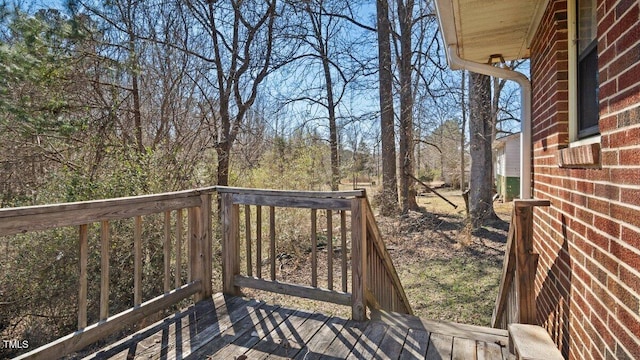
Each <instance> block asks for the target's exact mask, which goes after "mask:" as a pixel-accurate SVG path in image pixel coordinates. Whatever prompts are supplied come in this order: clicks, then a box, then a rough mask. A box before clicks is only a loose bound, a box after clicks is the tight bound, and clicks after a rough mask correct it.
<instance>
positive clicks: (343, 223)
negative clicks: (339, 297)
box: [340, 210, 347, 292]
mask: <svg viewBox="0 0 640 360" xmlns="http://www.w3.org/2000/svg"><path fill="white" fill-rule="evenodd" d="M340 246H341V247H342V251H341V252H340V253H341V255H342V292H347V213H346V211H344V210H342V211H340Z"/></svg>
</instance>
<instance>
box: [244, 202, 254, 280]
mask: <svg viewBox="0 0 640 360" xmlns="http://www.w3.org/2000/svg"><path fill="white" fill-rule="evenodd" d="M244 228H245V234H246V235H247V236H246V239H247V276H253V270H252V268H253V266H252V264H251V207H250V206H249V205H245V206H244Z"/></svg>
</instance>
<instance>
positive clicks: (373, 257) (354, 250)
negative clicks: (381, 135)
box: [0, 187, 411, 359]
mask: <svg viewBox="0 0 640 360" xmlns="http://www.w3.org/2000/svg"><path fill="white" fill-rule="evenodd" d="M216 191H217V192H218V193H219V197H220V208H221V214H220V216H221V222H222V240H223V241H222V272H223V291H224V292H225V293H228V294H233V295H238V294H239V289H240V288H241V287H246V288H255V289H260V290H267V291H272V292H277V293H282V294H288V295H294V296H300V297H305V298H311V299H316V300H320V301H326V302H332V303H337V304H342V305H347V306H351V308H352V316H353V318H354V319H357V320H364V319H366V308H367V306H369V307H370V308H371V309H383V310H388V311H396V312H403V313H409V314H411V307H410V305H409V302H408V300H407V297H406V295H405V292H404V289H403V288H402V284H401V283H400V280H399V278H398V275H397V273H396V270H395V268H394V266H393V262H392V261H391V257H390V256H389V253H388V252H387V249H386V247H385V245H384V243H383V241H382V238H381V236H380V232H379V230H378V227H377V225H376V222H375V219H374V216H373V212H372V211H371V207H370V206H369V202H368V200H367V198H366V194H365V192H364V190H355V191H342V192H301V191H275V190H258V189H239V188H229V187H209V188H204V189H196V190H189V191H181V192H173V193H165V194H156V195H148V196H137V197H129V198H119V199H109V200H98V201H87V202H79V203H68V204H57V205H46V206H32V207H23V208H13V209H0V236H10V235H15V234H19V233H25V232H32V231H40V230H50V229H56V228H62V227H77V228H78V248H79V264H78V269H79V271H78V304H77V307H78V331H76V332H74V333H72V334H69V335H67V336H65V337H62V338H60V339H58V340H56V341H54V342H52V343H50V344H47V345H45V346H42V347H39V348H37V349H35V350H33V351H30V352H29V353H27V354H24V355H22V356H20V357H19V358H20V359H23V358H29V359H49V358H57V357H60V356H64V355H66V354H70V353H72V352H75V351H78V350H80V349H82V348H84V347H86V346H88V345H90V344H92V343H94V342H96V341H98V340H100V339H103V338H105V337H107V336H109V335H111V334H113V333H115V332H118V331H120V330H122V329H124V328H126V327H128V326H130V325H132V324H135V323H137V322H138V321H140V320H142V319H144V318H145V317H147V316H149V315H151V314H154V313H157V312H158V311H161V310H164V309H167V308H169V307H171V306H173V305H175V304H177V303H178V302H179V301H181V300H183V299H185V298H187V297H189V296H192V295H193V296H194V300H195V301H199V300H202V299H204V298H206V297H208V296H211V294H212V283H211V280H212V238H213V234H212V224H211V221H212V211H211V206H212V205H211V202H212V195H213V193H215V192H216ZM240 206H242V207H243V210H244V211H243V213H244V245H245V248H244V252H242V251H240V245H241V241H240V234H241V233H240V213H241V212H240ZM263 207H264V209H263ZM281 208H296V209H302V211H306V210H308V211H309V215H308V216H309V218H308V219H309V223H308V225H309V229H310V234H309V237H308V238H309V246H310V263H309V267H310V269H309V270H310V272H311V283H310V284H293V283H289V282H284V281H279V279H278V278H277V271H276V258H277V255H279V254H277V252H276V249H277V237H278V235H282V234H277V232H276V211H280V210H281ZM252 209H253V210H252ZM185 210H186V214H185ZM263 210H268V211H265V212H267V214H268V215H267V216H268V219H267V220H266V221H264V224H263V218H262V216H263ZM152 214H159V215H160V216H162V219H163V225H162V227H163V229H162V230H163V231H162V233H163V258H164V260H163V261H164V266H163V270H164V278H163V288H164V292H165V293H164V294H162V295H160V296H157V297H155V298H153V299H149V300H146V301H145V299H143V296H142V295H143V293H142V267H143V258H142V246H143V241H144V239H143V223H144V218H143V217H144V216H147V215H152ZM252 214H255V222H252V220H253V216H252ZM185 215H186V229H185V223H184V222H185ZM322 215H324V222H323V223H322V222H321V221H319V220H318V219H319V218H320V217H322ZM115 220H123V221H132V227H133V234H131V237H132V238H133V244H132V249H131V251H132V253H133V257H134V260H133V263H134V271H133V272H134V274H133V276H134V284H133V288H132V289H131V291H132V292H133V303H132V304H131V308H129V309H127V310H125V311H123V312H120V313H118V314H114V315H112V314H111V313H110V310H111V309H110V304H109V294H110V291H109V287H110V285H113V284H111V283H110V279H109V265H110V262H109V252H110V248H111V244H110V238H111V236H110V222H112V221H115ZM92 224H100V225H99V226H100V228H99V236H98V234H97V233H96V234H95V235H96V236H97V237H99V243H100V246H99V248H100V295H99V317H98V318H97V319H95V321H96V322H95V323H93V324H88V322H89V320H88V316H87V313H88V311H87V309H88V304H87V293H88V289H89V284H88V277H89V276H88V266H87V264H88V260H89V251H88V249H89V238H90V236H89V235H90V229H91V228H92V227H91V226H90V225H92ZM267 224H268V237H263V228H266V227H267ZM319 224H321V225H325V226H324V227H322V228H319ZM334 224H336V225H338V226H334ZM300 228H304V226H300ZM336 229H337V230H336ZM185 230H186V235H187V238H186V239H185V237H184V233H185ZM349 233H350V240H349V239H348V235H349ZM319 235H322V236H325V235H326V239H327V242H326V250H327V256H326V279H324V278H322V279H320V276H319V269H321V267H320V266H321V265H320V264H319V260H318V259H319V256H318V255H319V250H318V243H319ZM172 239H174V241H172ZM183 247H186V249H185V253H183ZM263 249H268V253H266V252H265V253H263ZM254 251H255V252H254ZM241 253H243V254H244V255H245V263H246V271H245V272H244V274H243V273H241V271H240V266H241V262H240V256H241ZM334 253H339V256H334ZM185 255H186V256H185ZM349 256H350V261H351V264H350V266H349ZM183 257H186V259H188V260H187V261H186V264H183V263H182V259H183ZM172 259H173V262H172ZM254 259H255V262H254ZM265 262H266V265H268V266H267V267H266V269H265V272H264V274H263V266H262V265H263V263H265ZM172 263H173V270H174V271H173V272H172ZM334 265H335V266H334ZM185 266H186V273H187V279H186V283H184V284H183V281H182V280H183V279H182V276H181V274H182V272H183V270H185V269H184V267H185ZM335 267H337V268H338V271H334V268H335ZM349 267H350V269H351V272H350V273H349ZM323 273H325V271H323ZM172 274H174V275H173V276H172ZM319 279H320V280H322V281H319ZM337 279H339V280H337ZM349 279H350V280H351V292H348V290H349ZM151 280H153V279H151ZM322 283H324V284H326V286H322V285H323V284H322ZM92 322H93V321H92Z"/></svg>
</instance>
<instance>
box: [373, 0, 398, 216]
mask: <svg viewBox="0 0 640 360" xmlns="http://www.w3.org/2000/svg"><path fill="white" fill-rule="evenodd" d="M376 10H377V25H378V61H379V65H378V66H379V69H380V75H379V76H380V89H379V92H380V137H381V141H382V195H381V198H380V200H381V203H380V205H381V206H380V212H381V214H383V215H390V214H393V213H395V212H396V211H397V209H398V182H397V179H396V143H395V141H396V139H395V129H394V119H393V74H392V72H391V41H390V35H391V26H390V24H389V3H388V1H387V0H377V1H376Z"/></svg>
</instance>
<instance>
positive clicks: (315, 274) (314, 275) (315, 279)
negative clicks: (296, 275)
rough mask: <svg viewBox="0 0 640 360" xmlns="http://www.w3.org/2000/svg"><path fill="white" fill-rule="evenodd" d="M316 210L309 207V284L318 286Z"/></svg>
mask: <svg viewBox="0 0 640 360" xmlns="http://www.w3.org/2000/svg"><path fill="white" fill-rule="evenodd" d="M317 221H318V219H317V210H316V209H311V286H312V287H318V233H317V229H316V226H317Z"/></svg>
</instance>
